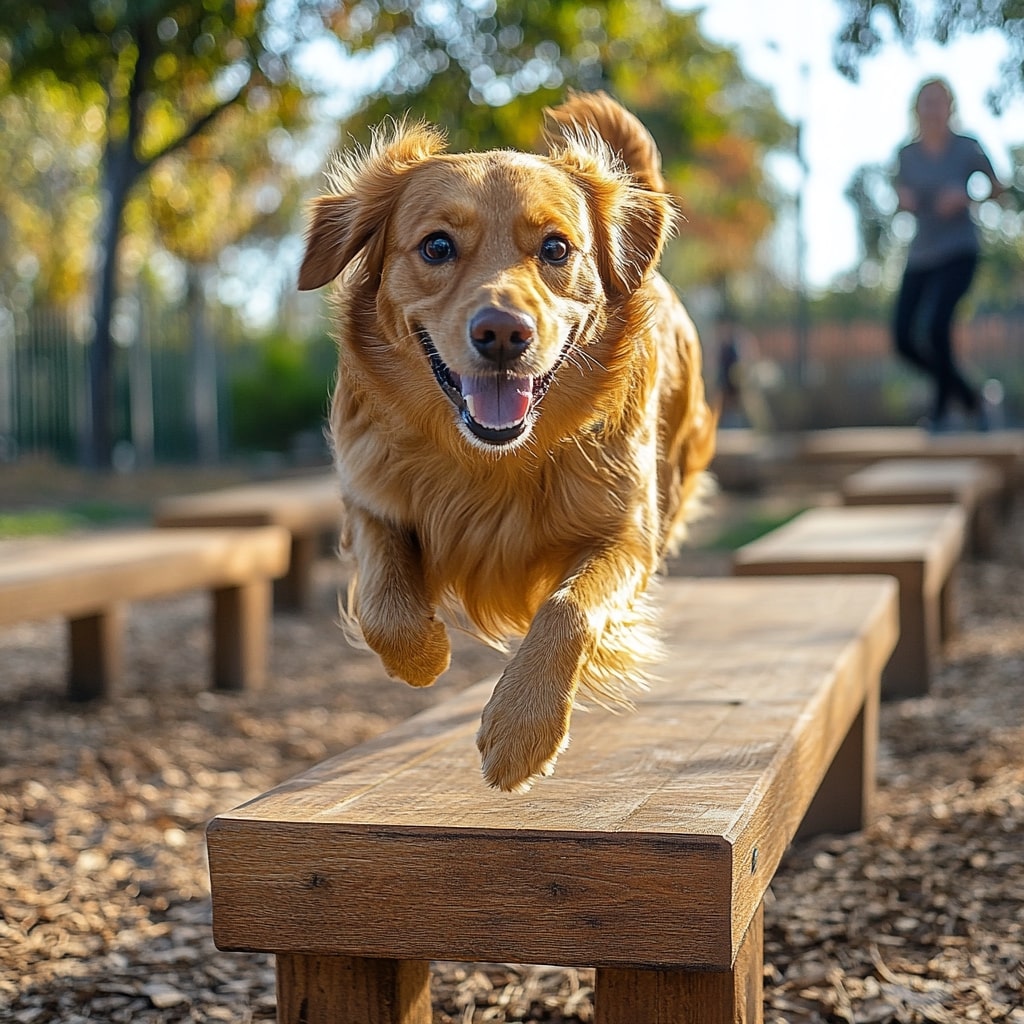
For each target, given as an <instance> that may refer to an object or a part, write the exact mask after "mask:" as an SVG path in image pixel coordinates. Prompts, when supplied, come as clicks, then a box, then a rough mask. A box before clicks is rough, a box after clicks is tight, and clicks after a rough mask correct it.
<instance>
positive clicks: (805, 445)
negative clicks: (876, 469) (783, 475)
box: [798, 427, 1024, 488]
mask: <svg viewBox="0 0 1024 1024" xmlns="http://www.w3.org/2000/svg"><path fill="white" fill-rule="evenodd" d="M798 457H800V458H802V459H804V460H807V461H811V462H847V463H860V464H867V463H870V462H874V461H876V460H878V459H893V458H900V459H909V458H919V459H928V458H932V459H951V458H980V459H985V460H986V461H987V462H991V463H992V464H993V465H995V466H997V467H998V468H999V470H1000V471H1001V472H1002V473H1003V476H1004V482H1005V485H1006V486H1007V487H1010V488H1015V487H1018V486H1019V485H1020V483H1021V480H1022V478H1024V430H993V431H988V432H985V433H977V432H975V433H970V432H965V433H950V434H929V433H928V432H927V431H926V430H922V429H921V428H919V427H833V428H830V429H827V430H811V431H808V432H807V433H805V434H803V435H802V437H801V438H800V443H799V448H798Z"/></svg>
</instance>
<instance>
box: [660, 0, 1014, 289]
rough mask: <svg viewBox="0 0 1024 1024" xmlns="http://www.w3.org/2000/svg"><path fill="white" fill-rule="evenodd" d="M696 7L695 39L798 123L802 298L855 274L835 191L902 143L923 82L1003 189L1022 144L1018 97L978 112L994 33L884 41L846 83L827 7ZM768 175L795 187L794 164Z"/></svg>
mask: <svg viewBox="0 0 1024 1024" xmlns="http://www.w3.org/2000/svg"><path fill="white" fill-rule="evenodd" d="M674 3H675V5H676V6H677V7H678V8H680V9H683V10H692V9H696V8H697V7H698V5H696V4H693V3H690V2H687V0H674ZM699 6H700V7H702V8H703V9H704V12H705V13H704V15H703V17H702V20H701V26H702V30H703V32H704V35H705V36H707V37H708V38H709V39H711V40H713V41H716V42H721V43H726V44H730V45H733V46H735V47H736V48H737V49H738V50H739V53H740V58H741V61H742V64H743V67H744V68H745V70H746V71H747V73H748V74H749V75H750V76H751V77H754V78H756V79H758V80H760V81H763V82H765V83H766V84H767V85H769V86H771V87H772V88H773V89H774V91H775V97H776V102H777V104H778V105H779V108H780V109H781V110H782V112H783V114H785V115H786V117H788V118H789V119H790V120H791V121H793V122H802V123H803V125H804V133H803V139H804V154H805V158H806V161H807V164H808V167H809V170H808V176H807V183H806V189H805V192H804V214H803V223H804V232H805V235H806V246H807V262H806V278H807V282H808V284H809V285H810V286H811V287H812V288H815V287H824V286H826V285H827V284H828V283H829V282H830V281H831V280H832V279H833V278H834V277H835V276H836V275H837V274H841V273H843V272H845V271H848V270H850V269H851V268H852V267H854V266H855V265H856V262H857V258H858V251H859V250H858V243H857V235H856V222H855V218H854V213H853V207H852V206H851V205H850V203H849V201H848V200H847V199H845V198H844V196H843V193H844V191H845V189H846V186H847V184H848V183H849V181H850V179H851V177H852V176H853V173H854V171H855V170H856V169H857V167H859V166H861V165H863V164H866V163H883V164H888V163H890V162H891V161H892V159H893V157H894V155H895V153H896V150H897V149H898V148H899V146H900V145H901V144H902V143H903V142H904V141H905V140H906V139H907V138H908V137H909V133H910V130H911V126H912V119H911V117H910V105H911V102H912V100H913V96H914V94H915V93H916V91H917V86H918V85H919V84H920V82H921V81H922V80H923V79H925V78H929V77H931V76H933V75H943V76H944V77H946V78H947V79H948V80H949V82H950V84H951V85H952V87H953V92H954V94H955V95H956V98H957V107H958V111H959V127H960V130H961V131H963V132H964V133H966V134H968V135H974V136H975V137H976V138H978V139H979V140H980V141H981V144H982V146H983V147H984V148H985V149H986V151H987V152H988V154H989V156H990V157H991V159H992V163H993V165H994V166H995V169H996V173H997V174H998V175H999V176H1000V178H1001V179H1002V180H1003V181H1004V182H1006V181H1008V180H1009V178H1010V176H1011V170H1012V169H1011V166H1010V155H1009V148H1010V146H1012V145H1021V144H1024V99H1020V100H1017V101H1016V102H1015V103H1014V104H1013V105H1012V106H1011V107H1009V108H1007V109H1006V110H1005V111H1004V112H1003V114H1002V115H1001V116H1000V117H998V118H997V117H995V116H994V115H993V114H992V113H991V111H990V110H989V109H988V107H987V106H986V105H985V94H986V92H987V91H988V90H989V89H990V88H991V87H992V86H993V85H995V84H996V83H997V82H998V80H999V67H1000V64H1001V63H1002V61H1003V58H1004V57H1005V55H1006V52H1007V50H1006V43H1005V41H1004V40H1003V38H1002V37H1001V36H1000V35H999V34H998V33H994V32H993V33H987V34H984V35H981V36H965V37H963V38H961V39H959V40H958V41H956V42H955V43H953V44H951V45H949V46H946V47H940V46H938V45H937V44H934V43H931V42H920V43H917V44H916V45H915V46H914V48H913V49H912V50H910V51H908V50H906V49H905V48H904V46H903V45H902V44H901V43H895V42H894V43H891V44H889V45H887V46H885V47H884V48H883V49H882V50H880V51H879V53H878V55H876V56H874V57H871V58H869V59H868V60H865V61H863V62H862V65H861V75H860V81H859V82H858V83H857V84H854V83H851V82H849V81H847V80H846V79H845V78H843V77H842V76H841V75H840V74H839V73H838V72H837V71H836V70H835V69H834V67H833V64H832V41H833V39H834V38H835V36H836V34H837V31H838V26H839V23H840V21H841V11H840V7H839V4H838V3H837V2H836V0H773V2H772V3H766V4H754V3H751V2H750V0H705V2H704V3H703V4H701V5H699ZM802 69H805V70H802ZM777 174H778V176H779V177H780V179H783V180H784V184H785V185H786V186H787V187H789V188H793V187H794V186H795V184H796V182H797V181H798V175H797V174H796V167H795V164H794V163H793V162H790V163H789V166H788V167H787V166H784V165H782V164H780V165H779V166H778V170H777Z"/></svg>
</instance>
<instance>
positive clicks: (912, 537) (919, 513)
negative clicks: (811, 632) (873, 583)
mask: <svg viewBox="0 0 1024 1024" xmlns="http://www.w3.org/2000/svg"><path fill="white" fill-rule="evenodd" d="M965 524H966V515H965V512H964V510H963V509H962V508H960V507H959V506H955V505H921V506H879V507H876V506H843V507H840V508H815V509H810V510H808V511H807V512H804V513H802V514H801V515H799V516H797V517H796V518H795V519H792V520H790V521H789V522H788V523H786V524H784V525H783V526H780V527H779V528H778V529H775V530H772V531H771V532H770V533H768V534H766V535H765V536H763V537H761V538H759V539H758V540H756V541H753V542H751V543H750V544H746V545H744V546H743V547H742V548H740V549H739V550H737V551H736V552H735V553H734V556H733V572H734V573H735V574H736V575H737V576H744V577H746V576H779V575H786V576H792V575H815V574H819V573H848V574H852V575H859V574H876V573H888V574H890V575H892V576H895V577H896V579H897V580H898V581H899V585H900V639H899V643H898V644H897V646H896V650H895V651H894V652H893V656H892V661H891V663H890V664H889V666H888V667H887V668H886V672H885V677H884V680H883V695H884V696H885V697H887V698H889V699H903V698H907V697H916V696H921V695H923V694H925V693H927V692H928V689H929V686H930V679H931V673H932V662H933V661H934V659H935V657H936V656H937V654H938V650H939V646H940V644H941V641H942V639H943V636H944V635H945V634H944V627H945V629H951V628H952V611H951V610H952V589H953V580H954V570H955V567H956V563H957V561H958V560H959V558H960V555H961V552H962V550H963V543H964V535H965Z"/></svg>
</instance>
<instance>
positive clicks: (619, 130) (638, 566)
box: [299, 94, 715, 791]
mask: <svg viewBox="0 0 1024 1024" xmlns="http://www.w3.org/2000/svg"><path fill="white" fill-rule="evenodd" d="M548 113H549V118H550V123H549V125H548V131H547V149H548V151H547V153H546V155H531V154H526V153H520V152H513V151H508V150H496V151H491V152H481V153H466V154H450V153H447V152H446V151H445V140H444V137H443V135H442V133H441V132H440V131H439V130H438V129H437V128H435V127H433V126H430V125H427V124H410V123H407V122H403V123H400V124H396V125H391V126H390V127H388V128H385V129H381V130H379V131H378V132H377V134H376V135H375V138H374V140H373V143H372V144H371V146H370V148H369V149H368V150H366V151H363V150H359V151H357V152H355V153H353V154H350V155H348V156H345V157H343V158H341V159H340V160H339V162H338V163H337V165H336V166H335V167H334V169H333V171H332V173H331V175H330V183H331V188H330V190H329V193H328V194H326V195H323V196H321V197H320V198H319V199H317V200H316V201H315V205H314V208H313V214H312V218H311V223H310V226H309V231H308V236H307V244H306V252H305V257H304V260H303V263H302V268H301V272H300V275H299V287H300V288H301V289H311V288H318V287H320V286H321V285H324V284H327V283H328V282H330V281H333V280H334V279H335V278H340V281H339V283H338V286H337V289H336V296H335V303H334V305H335V309H334V322H335V326H336V335H337V341H338V346H339V361H338V378H337V383H336V386H335V389H334V394H333V403H332V408H331V434H332V441H333V446H334V451H335V457H336V462H337V467H338V471H339V474H340V478H341V491H342V497H343V500H344V505H345V510H346V516H345V524H344V527H343V530H342V538H341V545H342V549H343V550H345V551H348V552H350V553H351V555H352V556H354V563H355V564H354V569H353V572H354V576H353V581H352V586H351V588H350V594H349V609H348V614H349V615H350V616H352V617H353V618H354V619H355V620H356V622H357V624H358V629H359V631H361V634H362V638H363V639H364V640H365V642H366V644H368V645H369V647H370V648H372V649H373V650H374V651H376V652H377V654H378V655H379V657H380V659H381V661H382V662H383V665H384V667H385V669H386V670H387V672H388V673H389V674H390V675H392V676H396V677H398V678H399V679H404V680H405V681H406V682H408V683H411V684H412V685H413V686H428V685H429V684H430V683H432V682H433V681H434V680H435V679H436V678H437V677H438V676H439V675H440V674H441V673H442V672H444V671H445V669H446V668H447V667H448V664H449V657H450V648H449V642H448V635H447V632H446V628H445V625H444V622H443V621H442V617H441V616H442V614H446V615H447V616H448V618H449V620H450V621H451V620H452V618H453V616H454V617H461V619H462V620H463V621H464V620H465V619H466V618H468V620H469V623H470V624H471V625H472V626H473V627H474V628H475V630H476V632H477V633H478V635H481V636H483V637H485V638H488V639H491V640H493V641H504V640H505V639H508V638H511V637H516V636H521V637H523V639H522V642H521V643H520V644H519V646H518V649H517V651H516V653H515V655H514V657H512V659H511V660H510V661H509V663H508V665H507V667H506V668H505V671H504V673H503V674H502V675H501V678H500V679H499V680H498V682H497V684H496V685H495V688H494V691H493V693H492V695H491V697H490V700H489V701H488V703H487V705H486V707H485V709H484V712H483V716H482V720H481V725H480V731H479V733H478V735H477V746H478V747H479V749H480V753H481V757H482V767H483V774H484V777H485V779H486V780H487V782H488V783H489V784H490V785H492V786H495V787H498V788H500V789H503V790H518V791H525V790H526V789H528V788H529V787H530V785H531V784H532V783H533V782H534V781H535V780H536V779H537V778H538V777H540V776H544V775H549V774H551V772H552V770H553V768H554V763H555V759H556V758H557V757H558V755H559V753H560V752H561V751H562V750H563V749H564V748H565V747H566V745H567V743H568V736H569V719H570V714H571V711H572V708H573V705H574V702H575V700H576V698H577V695H578V693H579V692H580V691H581V690H582V693H583V694H584V695H586V694H589V695H590V696H591V697H593V698H596V700H597V701H598V702H600V703H604V704H607V703H609V702H611V703H619V704H625V705H627V706H628V704H629V692H630V688H631V687H632V686H635V685H642V684H643V666H644V664H645V663H646V662H648V661H649V660H650V658H651V657H653V656H655V654H656V652H657V643H656V630H655V624H654V621H653V616H652V610H651V606H650V601H649V598H648V596H647V590H648V586H649V583H650V581H651V578H652V575H653V574H654V573H655V572H656V570H657V569H658V567H659V565H660V563H661V561H662V559H663V558H664V556H665V555H666V554H667V553H668V552H669V551H670V550H671V549H672V548H673V546H674V545H675V544H676V543H677V542H678V541H679V540H680V539H681V536H682V534H683V533H684V532H685V522H686V520H687V517H688V514H689V512H690V510H691V509H692V507H693V505H694V504H695V502H696V500H697V499H698V498H699V495H700V493H701V490H702V483H701V482H702V479H703V478H704V470H705V468H706V466H707V464H708V462H709V461H710V458H711V455H712V450H713V444H714V432H715V417H714V415H713V414H712V413H711V412H710V411H709V409H708V406H707V404H706V402H705V398H704V387H703V383H702V379H701V361H700V349H699V343H698V340H697V335H696V332H695V330H694V327H693V324H692V322H691V321H690V318H689V317H688V316H687V314H686V312H685V310H684V308H683V306H682V304H681V303H680V301H679V300H678V298H677V297H676V295H675V294H674V292H673V291H672V289H671V288H670V287H669V286H668V285H667V284H666V282H665V281H664V280H663V279H662V278H661V277H660V276H659V275H658V274H657V273H656V270H655V268H656V266H657V264H658V261H659V258H660V255H661V252H662V247H663V246H664V244H665V241H666V239H667V237H668V236H669V234H670V231H671V229H672V226H673V222H674V218H675V211H674V206H673V203H672V200H671V199H670V197H669V196H668V195H667V194H666V192H665V187H664V183H663V181H662V176H661V170H660V155H659V153H658V150H657V147H656V145H655V143H654V140H653V139H652V137H651V136H650V134H649V133H648V132H647V130H646V129H645V128H644V127H643V126H642V125H641V123H640V122H639V121H638V120H637V119H636V118H635V117H634V116H633V115H632V114H630V113H628V112H627V111H626V110H625V109H623V108H622V107H621V106H619V105H618V104H617V103H616V102H614V101H613V100H612V99H610V98H609V97H608V96H606V95H604V94H573V95H571V96H570V97H569V99H568V100H567V102H565V103H564V104H563V105H561V106H559V107H557V108H556V109H554V110H551V111H549V112H548Z"/></svg>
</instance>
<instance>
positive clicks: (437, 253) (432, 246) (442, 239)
mask: <svg viewBox="0 0 1024 1024" xmlns="http://www.w3.org/2000/svg"><path fill="white" fill-rule="evenodd" d="M420 255H422V257H423V258H424V259H425V260H426V261H427V262H428V263H444V262H445V261H446V260H450V259H453V258H454V257H455V243H454V242H453V241H452V240H451V239H450V238H449V237H448V236H447V235H446V234H445V233H444V232H443V231H435V232H434V233H433V234H432V235H427V237H426V238H424V239H423V241H422V242H420Z"/></svg>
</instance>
